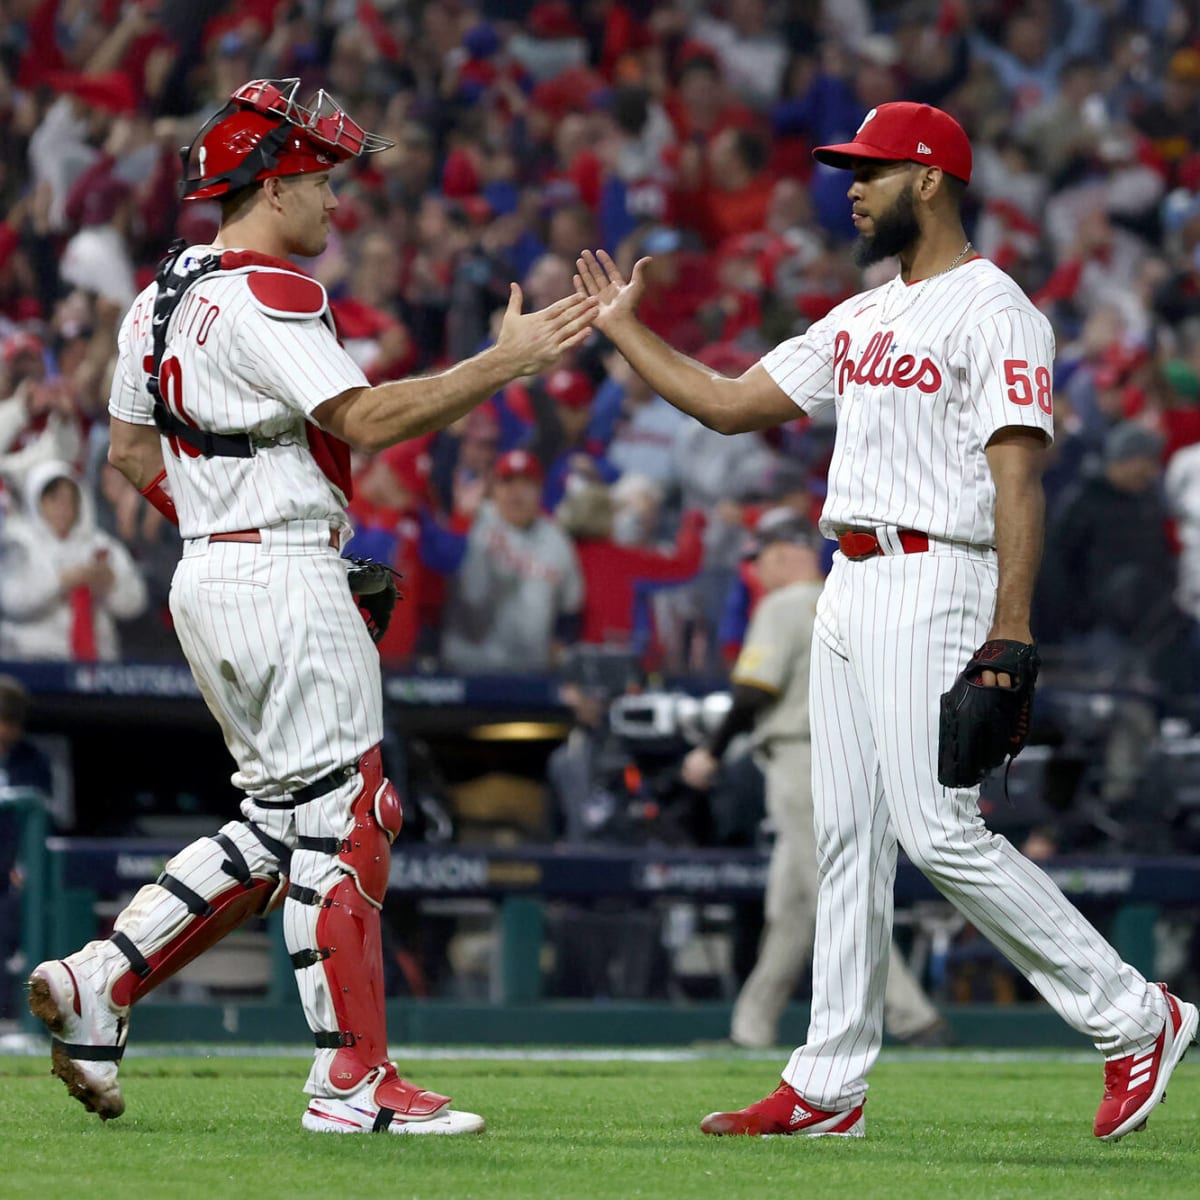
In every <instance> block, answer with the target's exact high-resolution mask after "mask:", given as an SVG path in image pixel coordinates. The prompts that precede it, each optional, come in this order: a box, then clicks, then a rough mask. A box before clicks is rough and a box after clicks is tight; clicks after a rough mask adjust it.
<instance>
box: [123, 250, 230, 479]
mask: <svg viewBox="0 0 1200 1200" xmlns="http://www.w3.org/2000/svg"><path fill="white" fill-rule="evenodd" d="M186 249H187V242H186V241H184V240H183V239H182V238H181V239H179V240H178V241H175V242H172V243H171V246H170V248H169V249H168V250H167V256H166V258H164V259H163V260H162V262H161V263H160V264H159V268H158V273H157V275H156V276H155V282H156V283H157V284H158V295H157V296H156V297H155V298H154V315H153V321H152V326H151V327H152V329H153V331H154V351H153V356H152V357H153V366H152V368H151V370H150V371H148V372H147V374H146V390H147V391H148V392H149V393H150V395H151V397H152V398H153V399H154V423H155V425H157V426H158V429H159V432H160V433H161V434H163V435H164V436H165V437H174V438H178V439H179V440H180V441H181V442H186V443H187V444H188V445H189V446H191V447H192V449H194V450H199V451H200V453H201V454H203V455H204V457H205V458H250V457H251V456H252V455H253V454H254V447H253V446H252V445H251V444H250V435H249V434H248V433H210V432H208V431H207V430H204V429H197V428H196V427H195V426H194V425H190V424H188V422H187V421H184V420H183V419H181V418H180V417H178V416H176V415H175V414H174V413H173V412H172V411H171V410H170V409H169V408H168V407H167V405H166V402H165V401H164V400H163V397H162V389H161V388H160V387H159V382H158V373H159V371H160V370H161V369H162V360H163V355H164V353H165V352H166V348H167V327H168V326H169V325H170V323H171V317H172V316H173V315H174V312H175V310H176V309H177V308H178V307H179V304H180V301H182V300H183V295H184V293H185V292H186V291H187V290H188V288H190V287H191V286H192V285H193V284H194V283H198V282H199V281H200V280H201V279H203V278H204V277H205V276H206V275H211V274H212V273H213V272H214V271H219V270H220V269H221V255H220V254H206V255H204V256H203V257H202V258H198V259H195V260H193V263H192V265H191V269H190V270H189V271H188V273H187V274H186V275H184V276H182V277H180V276H179V275H177V274H176V273H175V266H176V264H177V263H178V261H179V259H180V258H181V257H182V255H183V252H184V251H185V250H186Z"/></svg>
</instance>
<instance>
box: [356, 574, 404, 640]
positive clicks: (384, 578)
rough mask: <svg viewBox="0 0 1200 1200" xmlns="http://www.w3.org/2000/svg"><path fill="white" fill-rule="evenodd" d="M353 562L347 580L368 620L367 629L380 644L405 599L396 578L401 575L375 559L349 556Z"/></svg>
mask: <svg viewBox="0 0 1200 1200" xmlns="http://www.w3.org/2000/svg"><path fill="white" fill-rule="evenodd" d="M346 561H347V562H348V563H349V564H350V566H349V569H348V570H347V572H346V582H347V583H348V584H349V585H350V594H351V595H352V596H353V597H354V603H355V604H357V605H358V611H359V612H360V613H362V619H363V620H364V621H365V622H366V623H367V632H368V633H369V634H370V635H371V641H373V642H374V643H375V644H376V645H378V644H379V642H380V640H381V639H382V638H383V635H384V634H385V633H387V627H388V622H389V621H390V620H391V619H392V610H393V609H394V608H395V607H396V601H397V600H400V599H403V597H402V596H401V595H400V589H399V588H398V587H397V586H396V580H397V579H399V578H400V576H399V575H398V574H397V573H396V572H395V571H393V570H392V568H391V567H389V566H387V565H385V564H384V563H381V562H376V561H375V560H374V559H371V558H355V557H353V556H352V555H347V556H346Z"/></svg>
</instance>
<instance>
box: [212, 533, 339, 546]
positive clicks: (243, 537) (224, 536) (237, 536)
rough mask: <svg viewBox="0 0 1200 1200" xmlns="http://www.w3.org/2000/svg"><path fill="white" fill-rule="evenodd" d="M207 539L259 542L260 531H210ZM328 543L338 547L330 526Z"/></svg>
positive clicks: (336, 537)
mask: <svg viewBox="0 0 1200 1200" xmlns="http://www.w3.org/2000/svg"><path fill="white" fill-rule="evenodd" d="M208 540H209V542H210V543H212V542H261V541H262V531H261V530H258V529H234V530H231V531H230V532H229V533H210V534H209V535H208ZM329 544H330V546H332V547H333V549H334V550H337V549H340V547H341V539H340V538H339V537H338V531H337V530H336V529H333V528H331V529H330V530H329Z"/></svg>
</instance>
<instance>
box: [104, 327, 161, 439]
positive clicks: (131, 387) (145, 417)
mask: <svg viewBox="0 0 1200 1200" xmlns="http://www.w3.org/2000/svg"><path fill="white" fill-rule="evenodd" d="M135 307H136V306H135ZM134 311H135V308H130V310H129V312H127V313H126V314H125V319H124V320H123V321H122V322H121V329H120V331H119V332H118V334H117V365H116V367H115V368H114V369H113V377H112V387H111V389H110V391H109V396H108V411H109V412H110V413H111V414H112V415H113V416H114V417H116V418H117V419H118V420H120V421H128V422H129V424H130V425H153V424H154V401H153V400H151V399H150V393H149V392H148V391H146V376H145V373H144V372H143V371H142V370H141V364H140V363H139V362H138V361H137V357H138V354H137V348H136V347H135V346H132V345H131V343H132V341H133V334H132V323H133V314H134Z"/></svg>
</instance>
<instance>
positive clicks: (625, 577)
mask: <svg viewBox="0 0 1200 1200" xmlns="http://www.w3.org/2000/svg"><path fill="white" fill-rule="evenodd" d="M554 515H555V518H556V519H557V521H558V523H559V525H561V526H562V528H563V529H564V530H565V531H566V532H567V533H568V534H569V535H570V536H571V537H572V538H573V539H574V542H575V550H576V553H577V554H578V555H579V565H580V567H581V569H582V571H583V583H584V603H583V628H582V630H581V632H580V639H579V640H580V641H581V642H583V643H606V644H609V645H616V646H628V647H631V648H633V649H635V650H642V649H645V648H646V642H647V639H648V635H649V634H650V632H651V631H650V630H649V628H648V610H647V608H646V601H647V598H648V597H649V596H650V594H651V592H652V591H653V590H655V589H656V588H658V587H662V586H663V585H667V584H673V583H683V582H684V581H686V580H688V579H691V578H692V577H693V576H694V575H695V574H696V572H697V571H698V570H699V569H700V562H701V559H702V557H703V554H704V545H703V542H702V540H701V534H702V533H703V531H704V525H705V516H704V514H703V513H702V512H698V511H694V510H693V511H690V512H686V513H684V515H683V519H682V520H681V522H680V525H679V536H678V538H677V539H676V542H675V546H674V548H673V550H670V551H663V550H652V549H641V548H639V547H637V546H623V545H620V544H619V543H617V542H615V541H614V540H613V517H614V508H613V501H612V497H611V495H610V494H609V489H608V486H607V485H606V484H604V483H599V482H591V481H587V480H583V479H578V480H572V481H569V482H568V485H567V492H566V495H565V496H564V497H563V499H562V501H561V502H560V503H559V505H558V507H557V509H555V514H554ZM639 615H640V617H641V629H640V630H638V629H636V628H635V626H636V623H637V620H638V617H639ZM639 635H640V636H639Z"/></svg>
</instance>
